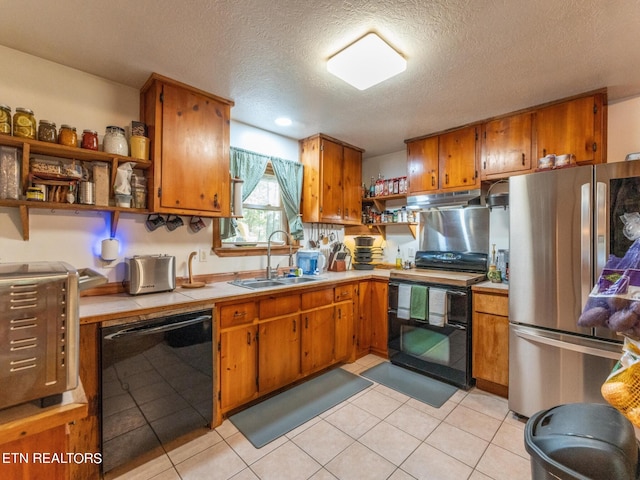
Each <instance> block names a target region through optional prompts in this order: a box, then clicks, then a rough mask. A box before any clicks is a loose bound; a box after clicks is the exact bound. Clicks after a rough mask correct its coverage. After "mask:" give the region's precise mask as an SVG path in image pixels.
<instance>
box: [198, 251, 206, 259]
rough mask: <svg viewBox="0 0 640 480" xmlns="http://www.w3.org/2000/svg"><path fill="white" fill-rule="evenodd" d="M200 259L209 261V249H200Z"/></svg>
mask: <svg viewBox="0 0 640 480" xmlns="http://www.w3.org/2000/svg"><path fill="white" fill-rule="evenodd" d="M198 260H199V261H200V262H206V261H207V251H206V250H205V249H204V248H201V249H200V250H199V251H198Z"/></svg>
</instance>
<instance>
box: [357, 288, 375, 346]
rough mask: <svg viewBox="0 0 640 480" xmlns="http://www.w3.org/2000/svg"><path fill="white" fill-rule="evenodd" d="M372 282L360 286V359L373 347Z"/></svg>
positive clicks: (358, 325) (358, 336)
mask: <svg viewBox="0 0 640 480" xmlns="http://www.w3.org/2000/svg"><path fill="white" fill-rule="evenodd" d="M372 284H373V282H372V281H369V280H366V281H362V282H360V283H359V284H358V322H357V327H356V328H357V339H356V345H357V348H358V357H361V356H363V355H366V354H368V353H369V349H370V347H371V304H372V298H371V295H372Z"/></svg>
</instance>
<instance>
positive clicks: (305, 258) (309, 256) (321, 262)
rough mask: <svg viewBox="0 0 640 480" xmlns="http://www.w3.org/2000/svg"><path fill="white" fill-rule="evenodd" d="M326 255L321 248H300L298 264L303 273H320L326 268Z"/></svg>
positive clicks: (297, 256) (297, 255)
mask: <svg viewBox="0 0 640 480" xmlns="http://www.w3.org/2000/svg"><path fill="white" fill-rule="evenodd" d="M325 263H326V259H325V256H324V255H323V254H322V253H321V252H320V251H319V250H298V253H297V254H296V264H297V265H298V267H300V268H301V269H302V274H303V275H318V274H319V273H322V270H324V267H325Z"/></svg>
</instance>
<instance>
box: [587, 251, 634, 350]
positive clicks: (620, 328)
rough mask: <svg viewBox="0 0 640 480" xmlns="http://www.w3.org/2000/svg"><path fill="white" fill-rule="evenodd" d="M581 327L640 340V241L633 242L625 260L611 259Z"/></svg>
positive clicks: (592, 297)
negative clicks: (606, 330) (610, 331)
mask: <svg viewBox="0 0 640 480" xmlns="http://www.w3.org/2000/svg"><path fill="white" fill-rule="evenodd" d="M578 326H580V327H607V328H609V329H610V330H613V331H614V332H619V333H622V334H623V335H626V336H629V337H631V338H635V339H640V239H635V240H634V242H633V244H631V247H629V250H627V253H626V254H625V255H624V257H622V258H618V257H616V256H615V255H611V256H610V257H609V260H608V261H607V263H606V265H605V267H604V268H603V270H602V273H601V274H600V277H599V278H598V282H597V283H596V285H595V286H594V287H593V290H592V291H591V293H590V294H589V299H588V300H587V303H586V305H585V306H584V310H583V311H582V314H581V315H580V318H578Z"/></svg>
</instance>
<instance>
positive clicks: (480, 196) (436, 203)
mask: <svg viewBox="0 0 640 480" xmlns="http://www.w3.org/2000/svg"><path fill="white" fill-rule="evenodd" d="M467 205H485V196H484V192H483V191H482V190H481V189H479V188H478V189H475V190H461V191H458V192H446V193H433V194H430V195H415V196H412V197H408V198H407V206H409V207H414V208H416V207H417V208H422V209H425V208H433V207H456V206H467Z"/></svg>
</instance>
